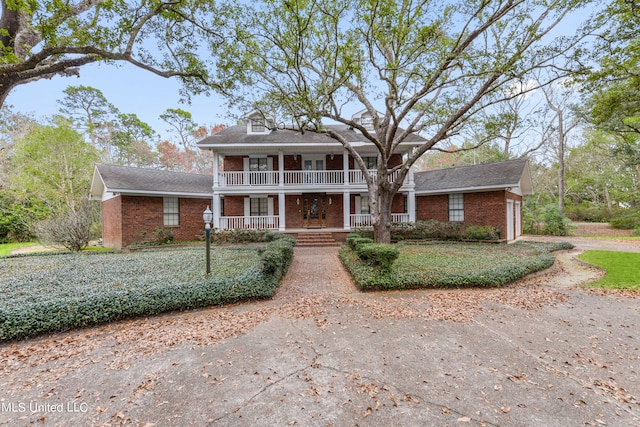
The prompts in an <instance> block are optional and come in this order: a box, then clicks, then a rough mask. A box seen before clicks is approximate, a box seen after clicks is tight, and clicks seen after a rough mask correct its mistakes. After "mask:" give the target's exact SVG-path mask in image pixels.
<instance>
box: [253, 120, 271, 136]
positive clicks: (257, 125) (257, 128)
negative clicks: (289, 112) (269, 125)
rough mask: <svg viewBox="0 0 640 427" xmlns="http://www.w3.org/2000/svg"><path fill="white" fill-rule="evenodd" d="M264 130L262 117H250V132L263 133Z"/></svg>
mask: <svg viewBox="0 0 640 427" xmlns="http://www.w3.org/2000/svg"><path fill="white" fill-rule="evenodd" d="M266 130H267V129H266V127H265V125H264V119H251V132H253V133H264V132H265V131H266Z"/></svg>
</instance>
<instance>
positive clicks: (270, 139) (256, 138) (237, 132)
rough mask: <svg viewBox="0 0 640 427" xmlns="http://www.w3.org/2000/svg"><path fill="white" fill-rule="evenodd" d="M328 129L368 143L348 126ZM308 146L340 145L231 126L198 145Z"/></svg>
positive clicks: (321, 137)
mask: <svg viewBox="0 0 640 427" xmlns="http://www.w3.org/2000/svg"><path fill="white" fill-rule="evenodd" d="M327 128H331V129H333V130H334V131H336V132H337V133H339V134H340V135H342V136H343V137H344V138H345V139H346V140H347V141H348V142H366V139H365V138H364V137H363V136H362V134H360V133H358V132H356V131H355V130H353V129H350V128H349V127H348V126H346V125H328V126H327ZM405 141H406V142H407V143H411V142H417V143H421V142H423V141H424V138H422V137H421V136H419V135H416V134H409V135H408V136H407V138H406V139H405ZM279 143H280V144H291V143H297V144H307V143H325V144H339V143H338V142H337V141H336V140H335V139H332V138H330V137H329V136H327V135H326V134H324V133H316V132H305V133H300V132H297V131H293V130H285V129H279V130H275V131H272V132H270V133H268V134H248V133H247V127H246V126H231V127H228V128H225V129H224V130H222V131H221V132H218V133H216V134H215V135H212V136H209V137H207V138H205V139H203V140H202V141H200V142H198V145H199V146H201V147H205V146H207V145H209V144H279Z"/></svg>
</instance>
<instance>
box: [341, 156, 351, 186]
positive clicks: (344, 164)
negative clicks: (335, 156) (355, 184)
mask: <svg viewBox="0 0 640 427" xmlns="http://www.w3.org/2000/svg"><path fill="white" fill-rule="evenodd" d="M342 171H343V174H344V178H343V181H344V185H345V186H348V185H349V152H348V151H347V150H344V151H343V153H342Z"/></svg>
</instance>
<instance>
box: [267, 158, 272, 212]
mask: <svg viewBox="0 0 640 427" xmlns="http://www.w3.org/2000/svg"><path fill="white" fill-rule="evenodd" d="M271 160H273V159H271ZM267 215H269V216H273V197H268V198H267Z"/></svg>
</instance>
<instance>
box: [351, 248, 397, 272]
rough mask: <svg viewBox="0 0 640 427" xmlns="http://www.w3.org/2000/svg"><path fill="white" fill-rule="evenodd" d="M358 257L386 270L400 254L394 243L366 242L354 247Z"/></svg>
mask: <svg viewBox="0 0 640 427" xmlns="http://www.w3.org/2000/svg"><path fill="white" fill-rule="evenodd" d="M356 252H357V253H358V257H359V258H360V259H361V260H362V261H363V262H365V263H367V264H369V265H370V266H373V267H378V268H380V269H383V270H388V269H389V268H390V267H391V265H392V264H393V262H394V261H395V260H396V259H397V258H398V256H399V255H400V251H399V250H398V248H397V247H396V246H395V245H390V244H385V243H367V244H361V245H359V246H357V247H356Z"/></svg>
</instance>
